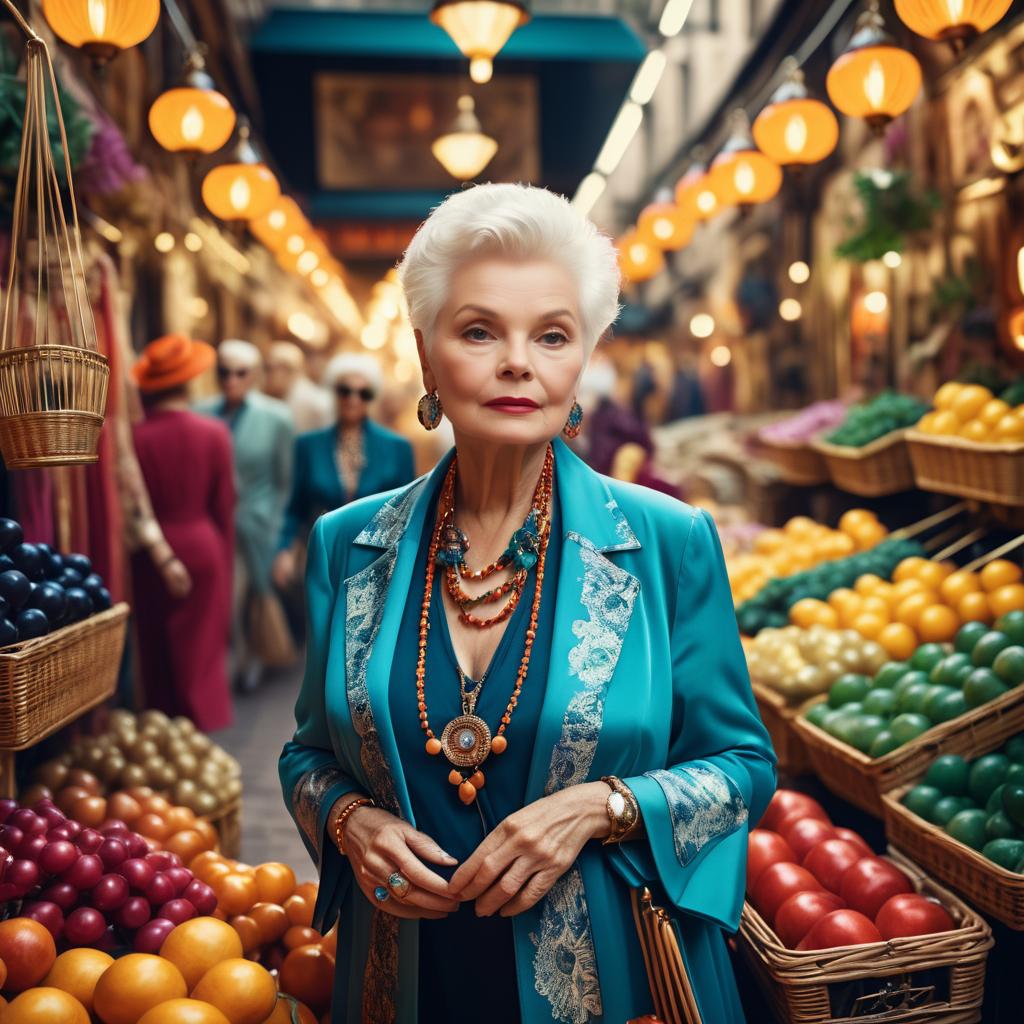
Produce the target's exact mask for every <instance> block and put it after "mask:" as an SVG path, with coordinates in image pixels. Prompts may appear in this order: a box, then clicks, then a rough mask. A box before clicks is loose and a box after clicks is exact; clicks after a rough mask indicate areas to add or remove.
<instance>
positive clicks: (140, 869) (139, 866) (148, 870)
mask: <svg viewBox="0 0 1024 1024" xmlns="http://www.w3.org/2000/svg"><path fill="white" fill-rule="evenodd" d="M117 873H118V874H119V875H121V876H122V877H123V878H125V879H127V880H128V884H129V885H130V886H131V887H132V888H133V889H134V890H135V891H136V892H145V891H146V887H147V886H148V885H149V883H150V882H152V881H153V879H154V878H155V877H156V871H154V870H153V866H152V865H151V864H147V863H146V862H145V861H144V860H142V858H141V857H129V858H128V860H126V861H123V862H122V863H120V864H119V865H118V866H117Z"/></svg>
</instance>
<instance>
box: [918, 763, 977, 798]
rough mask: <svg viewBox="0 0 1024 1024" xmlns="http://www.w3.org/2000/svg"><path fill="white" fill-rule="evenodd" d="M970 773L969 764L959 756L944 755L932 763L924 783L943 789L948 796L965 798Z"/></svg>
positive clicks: (925, 775)
mask: <svg viewBox="0 0 1024 1024" xmlns="http://www.w3.org/2000/svg"><path fill="white" fill-rule="evenodd" d="M969 771H970V769H969V768H968V766H967V762H966V761H965V760H964V759H963V758H962V757H960V755H959V754H943V755H941V756H940V757H937V758H935V760H934V761H932V763H931V766H930V767H929V768H928V771H926V772H925V774H924V781H925V782H926V783H927V784H928V785H929V786H935V787H936V788H937V789H941V790H942V792H943V793H945V794H946V796H964V794H966V792H967V777H968V772H969Z"/></svg>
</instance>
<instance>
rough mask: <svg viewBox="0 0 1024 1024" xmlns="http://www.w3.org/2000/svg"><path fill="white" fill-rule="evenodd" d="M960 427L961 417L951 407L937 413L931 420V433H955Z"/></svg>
mask: <svg viewBox="0 0 1024 1024" xmlns="http://www.w3.org/2000/svg"><path fill="white" fill-rule="evenodd" d="M959 429H960V418H959V417H958V416H957V414H956V413H955V412H953V411H952V410H951V409H943V410H942V411H941V412H937V413H936V414H935V417H934V419H933V420H932V421H931V426H930V428H929V433H932V434H945V435H949V434H955V433H956V432H957V431H958V430H959Z"/></svg>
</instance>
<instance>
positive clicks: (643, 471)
mask: <svg viewBox="0 0 1024 1024" xmlns="http://www.w3.org/2000/svg"><path fill="white" fill-rule="evenodd" d="M608 475H609V476H610V477H613V478H614V479H615V480H624V481H625V482H626V483H630V484H640V486H641V487H649V488H650V489H651V490H652V491H661V492H662V494H670V495H671V496H672V497H673V498H677V499H678V498H679V497H680V494H679V491H678V489H677V488H675V487H673V486H672V484H670V483H669V482H668V481H667V480H663V479H662V478H661V477H660V476H658V474H657V473H656V472H655V470H654V460H653V458H652V457H651V453H650V452H648V451H645V450H644V449H643V447H642V446H641V445H638V444H634V443H633V442H632V441H629V442H627V443H626V444H624V445H622V447H621V448H619V450H618V451H617V452H616V453H615V457H614V458H613V459H612V468H611V472H610V473H609V474H608Z"/></svg>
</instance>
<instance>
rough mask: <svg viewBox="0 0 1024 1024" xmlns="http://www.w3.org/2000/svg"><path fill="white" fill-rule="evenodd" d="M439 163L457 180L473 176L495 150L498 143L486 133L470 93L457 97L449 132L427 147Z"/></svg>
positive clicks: (483, 166) (479, 170)
mask: <svg viewBox="0 0 1024 1024" xmlns="http://www.w3.org/2000/svg"><path fill="white" fill-rule="evenodd" d="M430 150H431V152H432V153H433V154H434V156H435V158H436V159H437V161H438V163H440V164H441V166H442V167H443V168H444V169H445V170H446V171H447V172H448V173H449V174H450V175H451V176H452V177H453V178H458V179H459V180H460V181H468V180H469V179H470V178H475V177H476V176H477V175H478V174H479V173H480V172H481V171H482V170H483V169H484V168H485V167H486V166H487V165H488V164H489V163H490V162H491V159H492V158H493V157H494V154H495V153H497V152H498V142H497V140H496V139H492V138H491V137H490V135H485V134H484V131H483V128H481V127H480V121H479V120H478V119H477V116H476V113H475V112H474V103H473V97H472V96H460V97H459V112H458V114H456V115H455V120H454V121H453V122H452V126H451V128H450V129H449V131H447V132H445V134H444V135H440V136H438V138H436V139H434V141H433V143H432V144H431V146H430Z"/></svg>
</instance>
